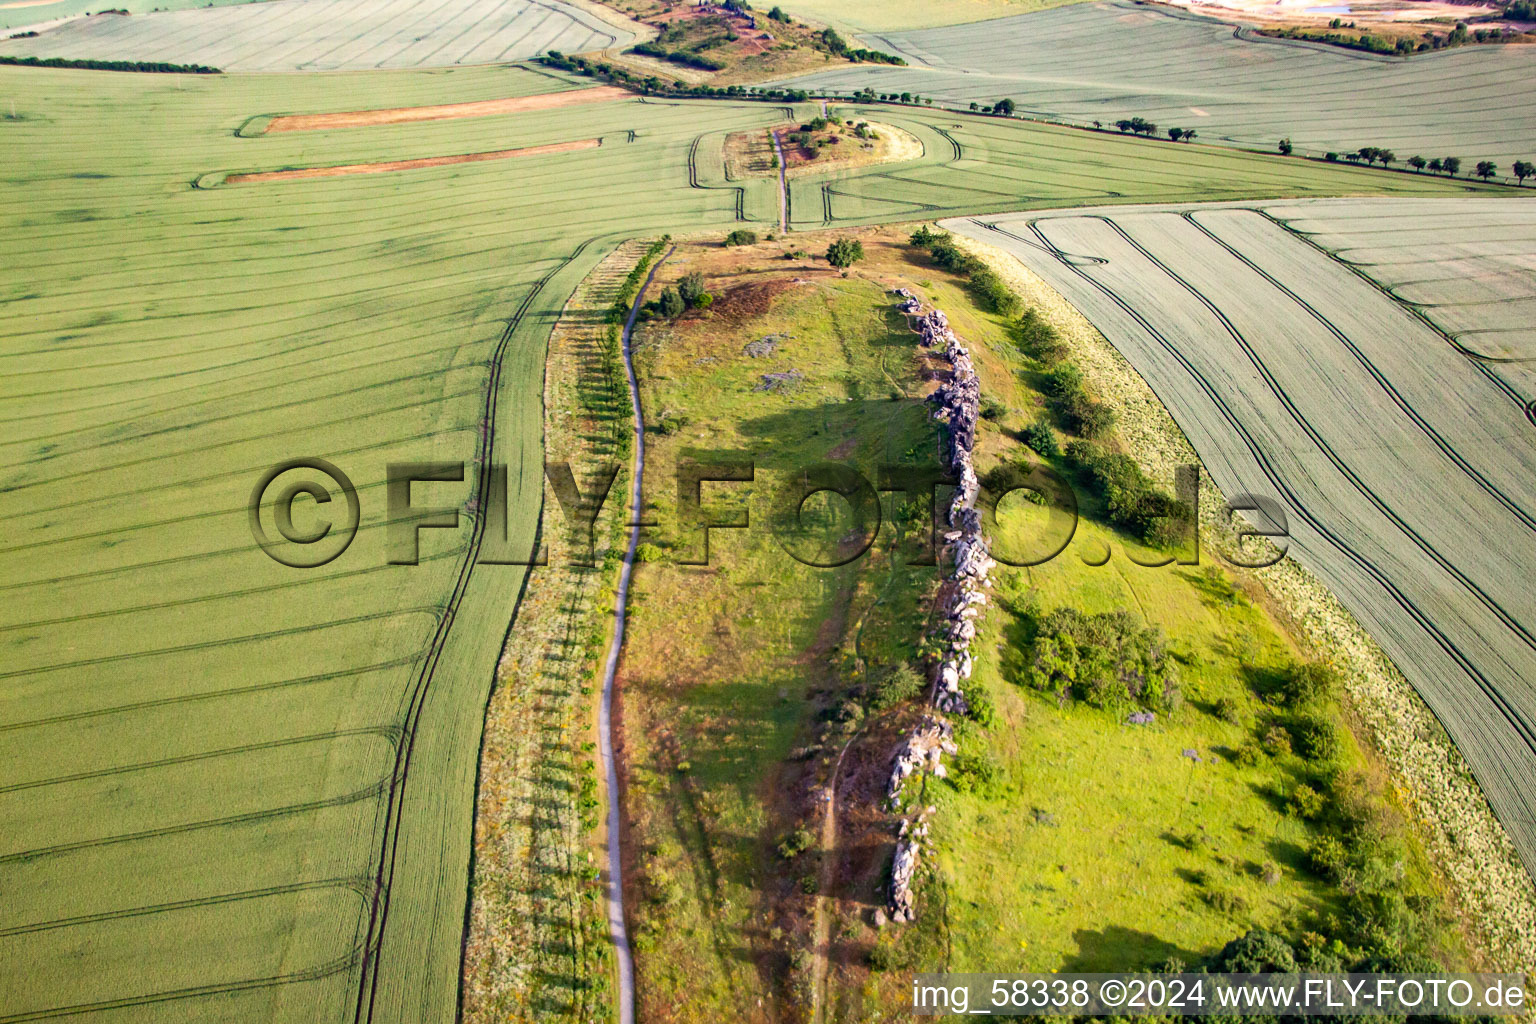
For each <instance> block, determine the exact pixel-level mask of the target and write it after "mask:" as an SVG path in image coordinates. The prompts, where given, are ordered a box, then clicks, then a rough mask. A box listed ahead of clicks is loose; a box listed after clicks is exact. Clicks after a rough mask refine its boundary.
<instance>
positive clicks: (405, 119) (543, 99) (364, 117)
mask: <svg viewBox="0 0 1536 1024" xmlns="http://www.w3.org/2000/svg"><path fill="white" fill-rule="evenodd" d="M28 2H33V0H28ZM39 2H44V3H53V2H54V0H39ZM633 95H634V94H633V93H631V92H630V91H629V90H628V89H620V88H618V87H617V86H611V85H604V86H599V87H597V88H595V89H574V90H571V91H569V92H548V93H540V94H538V95H537V96H510V97H508V98H506V99H500V100H477V101H474V102H471V103H442V104H438V105H436V106H429V107H391V108H388V109H385V110H345V111H340V112H338V113H333V114H289V115H285V116H283V117H274V118H273V119H272V121H271V123H270V124H268V125H267V133H268V134H270V133H272V132H307V131H321V130H324V129H328V128H366V127H370V126H372V125H379V124H409V123H412V122H415V121H446V120H450V119H453V118H460V117H490V116H492V115H495V114H519V113H522V112H524V111H528V110H552V109H554V108H556V107H572V106H579V105H582V104H587V103H607V102H611V101H617V100H624V99H630V98H631V97H632V96H633Z"/></svg>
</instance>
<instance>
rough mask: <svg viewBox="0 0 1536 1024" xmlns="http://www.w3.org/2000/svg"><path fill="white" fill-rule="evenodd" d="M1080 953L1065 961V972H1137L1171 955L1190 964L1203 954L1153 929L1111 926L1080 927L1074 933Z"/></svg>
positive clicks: (1161, 961)
mask: <svg viewBox="0 0 1536 1024" xmlns="http://www.w3.org/2000/svg"><path fill="white" fill-rule="evenodd" d="M1072 940H1073V941H1074V942H1076V943H1077V955H1076V956H1074V957H1069V958H1068V959H1067V960H1066V961H1065V962H1064V963H1063V964H1062V968H1061V969H1062V970H1065V971H1091V972H1097V971H1134V970H1142V969H1146V968H1151V967H1156V966H1158V965H1159V964H1161V963H1163V962H1164V961H1166V960H1169V959H1170V958H1176V959H1179V960H1182V961H1183V962H1184V963H1186V964H1192V963H1196V962H1198V961H1199V960H1200V959H1201V955H1200V954H1199V953H1198V952H1196V951H1195V950H1192V949H1186V948H1184V947H1182V946H1180V945H1178V944H1176V943H1172V942H1169V941H1167V940H1166V939H1160V938H1158V937H1157V936H1156V935H1152V934H1151V933H1149V932H1143V931H1137V930H1136V929H1134V928H1124V927H1121V926H1120V925H1109V926H1108V927H1105V928H1101V929H1098V930H1093V929H1088V928H1079V929H1078V930H1077V931H1075V932H1073V933H1072Z"/></svg>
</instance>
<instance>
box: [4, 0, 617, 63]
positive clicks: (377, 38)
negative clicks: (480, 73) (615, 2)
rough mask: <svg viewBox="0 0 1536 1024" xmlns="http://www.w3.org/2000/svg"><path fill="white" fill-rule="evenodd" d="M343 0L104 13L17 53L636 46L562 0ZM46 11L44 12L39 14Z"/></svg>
mask: <svg viewBox="0 0 1536 1024" xmlns="http://www.w3.org/2000/svg"><path fill="white" fill-rule="evenodd" d="M422 7H423V5H422V4H421V3H420V2H419V0H387V2H384V3H371V4H366V5H363V4H357V5H350V6H348V5H342V6H337V5H333V4H315V3H308V2H306V0H267V2H265V3H252V4H240V5H230V6H224V7H220V8H218V9H217V10H205V9H203V8H201V7H199V8H196V9H193V10H172V11H152V12H150V13H148V14H135V15H129V16H124V15H121V14H98V15H97V16H95V17H91V18H76V19H72V20H70V21H67V22H65V23H63V24H60V25H57V26H54V27H44V28H43V30H42V31H41V33H40V34H38V35H37V36H36V37H35V38H20V39H11V40H8V41H6V42H5V43H4V44H3V47H0V49H3V52H4V53H5V55H7V56H15V57H63V58H66V59H74V60H79V59H82V58H89V59H94V60H141V61H167V62H170V63H173V64H202V65H208V66H211V67H216V68H222V69H224V70H226V71H337V70H359V71H362V70H369V69H373V68H412V67H442V66H448V65H453V64H490V63H494V62H497V61H510V60H525V59H527V58H529V57H533V56H536V55H538V54H540V53H543V52H545V51H546V50H551V49H553V50H563V51H565V52H567V53H581V52H584V51H588V50H601V49H605V48H607V47H612V46H624V45H627V44H628V43H629V42H630V40H631V39H632V38H633V37H632V36H631V35H630V33H628V32H626V31H624V30H622V29H619V28H615V27H614V26H613V25H611V24H609V23H608V22H606V21H604V20H602V19H601V18H599V17H597V16H596V15H594V14H591V13H590V12H588V11H585V10H583V9H581V8H580V7H576V6H574V5H572V4H568V3H565V2H563V0H548V2H538V3H534V2H531V0H447V2H445V3H442V4H439V5H436V6H434V7H433V8H432V11H431V15H432V17H431V21H430V22H424V21H423V20H422V14H423V11H422ZM40 17H41V16H40Z"/></svg>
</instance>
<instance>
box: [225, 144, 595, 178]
mask: <svg viewBox="0 0 1536 1024" xmlns="http://www.w3.org/2000/svg"><path fill="white" fill-rule="evenodd" d="M601 144H602V140H601V139H582V140H580V141H578V142H554V143H550V144H549V145H547V146H525V147H524V148H522V149H498V150H494V151H492V152H489V153H460V154H458V155H457V156H426V157H420V158H418V159H415V160H390V161H386V162H384V163H376V164H341V165H339V166H336V167H295V168H293V169H292V170H287V171H256V172H254V173H252V174H231V175H230V176H229V177H227V178H225V179H224V183H225V184H227V185H240V184H246V183H250V182H258V181H293V180H296V179H299V178H340V177H343V176H345V175H348V174H382V173H383V172H385V171H414V170H416V169H418V168H421V167H446V166H447V165H449V164H473V163H479V162H480V161H482V160H508V159H511V158H513V157H520V156H542V155H544V154H546V153H569V152H571V151H572V150H576V149H596V148H597V147H598V146H600V145H601Z"/></svg>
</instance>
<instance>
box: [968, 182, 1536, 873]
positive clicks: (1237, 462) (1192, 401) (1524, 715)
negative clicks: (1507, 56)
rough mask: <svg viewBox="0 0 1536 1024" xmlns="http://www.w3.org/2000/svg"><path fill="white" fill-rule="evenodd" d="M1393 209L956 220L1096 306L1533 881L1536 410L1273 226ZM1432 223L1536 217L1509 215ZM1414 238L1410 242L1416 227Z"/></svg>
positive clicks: (1366, 224)
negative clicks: (1360, 634) (1465, 767)
mask: <svg viewBox="0 0 1536 1024" xmlns="http://www.w3.org/2000/svg"><path fill="white" fill-rule="evenodd" d="M1393 210H1394V207H1393V205H1392V204H1390V203H1385V202H1378V203H1367V202H1365V201H1346V202H1341V203H1337V204H1335V203H1326V202H1325V203H1316V204H1311V203H1308V204H1303V203H1287V204H1275V205H1274V206H1272V207H1259V208H1253V207H1249V208H1243V207H1235V208H1221V207H1214V208H1213V207H1181V208H1164V209H1146V208H1142V209H1130V208H1124V209H1114V210H1106V211H1104V212H1102V213H1097V214H1092V215H1090V214H1084V213H1080V212H1074V211H1063V212H1061V213H1059V214H1054V215H1053V214H1044V215H1023V214H1021V215H1016V216H1011V217H1003V218H984V219H976V220H971V221H962V222H954V224H953V226H954V227H955V228H956V229H957V230H961V231H963V232H964V233H966V234H969V235H972V236H974V237H976V238H979V239H981V240H983V241H986V242H990V243H992V244H994V245H1001V246H1003V247H1004V248H1006V249H1007V250H1008V251H1009V252H1011V253H1012V254H1013V255H1015V256H1016V257H1018V258H1019V259H1020V260H1021V261H1022V262H1024V263H1025V264H1026V265H1027V266H1028V267H1030V269H1032V270H1034V271H1035V272H1036V273H1038V274H1039V275H1040V276H1041V277H1042V278H1044V279H1045V280H1046V281H1047V282H1048V283H1050V284H1051V285H1052V286H1053V287H1055V288H1056V289H1057V290H1059V291H1060V292H1061V293H1062V294H1063V295H1064V296H1066V297H1067V299H1068V300H1069V301H1071V302H1072V303H1073V304H1074V305H1075V306H1077V307H1078V308H1079V309H1081V310H1082V311H1083V312H1084V313H1085V314H1086V315H1087V316H1088V318H1089V319H1090V320H1092V321H1093V323H1094V326H1096V327H1097V328H1099V330H1100V331H1102V332H1103V333H1104V335H1105V336H1106V337H1107V338H1108V339H1109V340H1110V341H1111V342H1112V343H1113V344H1114V345H1115V346H1116V347H1117V348H1118V349H1119V350H1120V351H1121V352H1122V353H1124V354H1125V356H1126V358H1128V359H1129V360H1130V361H1131V363H1132V364H1133V365H1134V366H1135V367H1136V368H1137V370H1138V371H1139V372H1140V373H1141V374H1142V375H1143V376H1144V377H1146V379H1147V381H1148V382H1149V383H1150V384H1151V386H1152V388H1153V390H1154V391H1156V392H1157V394H1158V396H1159V397H1160V398H1161V399H1162V401H1163V402H1164V404H1166V405H1167V406H1168V408H1169V410H1170V411H1171V412H1172V413H1173V415H1174V418H1175V419H1176V420H1177V421H1178V423H1179V425H1180V427H1181V428H1182V429H1183V431H1184V433H1185V434H1186V435H1188V437H1189V439H1190V441H1191V443H1192V444H1193V445H1194V447H1195V449H1196V451H1198V452H1199V453H1200V456H1201V458H1202V460H1203V461H1204V463H1205V466H1206V469H1207V470H1208V471H1209V472H1210V474H1211V476H1212V478H1213V479H1214V480H1215V482H1216V483H1217V485H1218V486H1219V487H1220V488H1221V489H1222V491H1223V492H1224V493H1226V494H1228V495H1237V494H1259V495H1265V496H1269V497H1272V498H1274V499H1276V500H1278V501H1279V502H1280V503H1281V505H1282V506H1283V507H1284V509H1285V511H1286V513H1287V516H1288V517H1289V520H1290V522H1289V526H1290V536H1291V543H1290V550H1291V553H1292V554H1293V555H1294V557H1296V558H1297V559H1298V560H1299V561H1300V562H1301V563H1302V564H1303V565H1305V566H1306V567H1307V568H1309V569H1310V570H1312V571H1313V572H1314V573H1316V575H1317V576H1318V577H1320V578H1321V579H1322V580H1323V581H1324V582H1326V583H1327V584H1328V585H1329V586H1330V588H1331V589H1332V590H1333V591H1334V592H1335V593H1336V594H1337V595H1338V596H1339V598H1340V600H1341V601H1342V602H1343V603H1344V605H1345V606H1346V607H1347V608H1348V609H1349V610H1350V611H1351V612H1352V613H1353V614H1354V615H1355V617H1356V618H1358V619H1359V620H1360V622H1361V623H1362V624H1363V625H1364V626H1365V627H1366V628H1367V629H1368V630H1369V631H1370V632H1371V634H1372V636H1374V637H1375V638H1376V640H1377V641H1378V642H1379V643H1380V644H1381V646H1382V648H1383V649H1384V650H1385V651H1386V652H1387V653H1388V655H1390V656H1391V657H1392V659H1393V661H1394V662H1395V663H1396V664H1397V665H1398V667H1399V668H1401V670H1402V671H1403V673H1404V675H1405V676H1406V677H1407V678H1408V680H1409V681H1410V682H1411V683H1412V684H1413V685H1414V687H1415V688H1416V689H1417V690H1418V692H1419V693H1420V694H1421V695H1422V697H1423V698H1424V701H1425V702H1426V703H1427V704H1428V705H1429V707H1430V708H1431V709H1432V710H1433V711H1434V713H1435V715H1436V717H1437V718H1438V719H1439V720H1440V722H1441V723H1442V724H1443V726H1444V727H1445V729H1446V730H1447V732H1448V733H1449V734H1450V735H1451V737H1452V738H1453V739H1454V740H1455V742H1456V745H1457V747H1458V748H1459V749H1460V750H1461V751H1462V753H1463V754H1464V755H1465V757H1466V760H1467V762H1468V764H1469V765H1470V766H1471V768H1472V770H1473V772H1474V773H1475V774H1476V777H1477V779H1478V781H1479V783H1480V784H1481V786H1482V789H1483V791H1484V793H1485V794H1486V795H1487V797H1488V800H1489V802H1490V803H1491V804H1492V806H1493V808H1494V810H1495V812H1496V813H1497V814H1498V815H1499V817H1500V820H1501V821H1502V822H1503V824H1504V826H1505V828H1506V829H1507V830H1508V832H1509V834H1510V837H1511V838H1512V839H1513V841H1514V843H1515V846H1516V848H1517V849H1518V851H1519V853H1520V855H1521V857H1522V858H1523V859H1524V861H1525V864H1526V868H1527V871H1532V870H1533V869H1536V794H1533V793H1532V791H1531V788H1530V785H1529V780H1530V778H1532V777H1533V772H1536V728H1533V724H1536V682H1533V681H1536V636H1533V631H1536V592H1533V591H1532V590H1531V588H1530V587H1529V586H1528V581H1529V580H1530V579H1531V578H1532V575H1533V573H1536V544H1533V543H1532V537H1531V534H1532V533H1533V532H1536V518H1533V514H1532V510H1536V433H1533V430H1532V425H1531V423H1530V422H1528V421H1527V419H1526V418H1525V413H1524V406H1525V403H1527V402H1529V401H1530V400H1531V398H1532V397H1533V394H1536V392H1533V391H1532V390H1531V389H1530V387H1529V383H1528V379H1527V381H1526V382H1518V381H1517V382H1514V383H1512V382H1511V381H1510V380H1508V379H1506V378H1505V377H1502V376H1500V373H1502V372H1503V371H1504V369H1505V366H1504V365H1503V364H1501V365H1497V366H1490V365H1489V364H1488V363H1487V362H1485V361H1484V360H1480V359H1477V358H1469V357H1468V356H1467V355H1466V354H1464V353H1463V352H1462V351H1461V350H1460V349H1458V348H1457V347H1456V346H1454V345H1452V344H1450V343H1448V342H1447V340H1446V339H1445V338H1444V337H1442V336H1441V335H1440V334H1439V333H1438V332H1437V331H1436V330H1434V329H1433V328H1432V327H1431V326H1430V325H1429V324H1428V323H1426V322H1425V321H1424V320H1423V319H1421V318H1420V317H1419V316H1417V315H1415V314H1414V313H1413V312H1411V311H1410V310H1408V309H1405V308H1404V307H1403V306H1401V305H1400V304H1398V303H1397V302H1394V301H1393V300H1392V299H1391V298H1390V297H1388V295H1387V294H1386V293H1384V292H1383V291H1382V290H1381V289H1380V288H1378V287H1377V286H1376V284H1375V283H1373V282H1371V281H1370V280H1369V279H1367V278H1365V277H1364V276H1363V275H1358V274H1355V273H1352V272H1351V271H1350V270H1349V269H1347V268H1346V266H1345V265H1343V264H1341V263H1339V262H1336V261H1334V260H1331V259H1329V258H1328V256H1327V255H1326V254H1325V253H1324V252H1322V251H1320V250H1319V249H1318V248H1316V247H1314V246H1313V245H1310V244H1308V242H1307V241H1305V240H1304V239H1303V237H1301V236H1299V235H1298V234H1296V233H1294V232H1292V231H1289V230H1287V229H1286V227H1285V226H1284V225H1283V224H1282V223H1281V222H1279V221H1278V220H1277V219H1276V218H1284V220H1286V221H1291V222H1304V221H1307V220H1309V219H1310V218H1313V217H1316V218H1318V220H1317V221H1316V222H1315V223H1314V224H1313V226H1314V227H1319V226H1321V225H1326V224H1329V223H1332V224H1334V225H1335V227H1334V230H1335V231H1340V232H1347V230H1355V231H1362V230H1363V231H1374V229H1377V228H1385V227H1386V225H1387V224H1388V223H1390V222H1389V221H1387V220H1385V219H1384V218H1385V217H1386V216H1388V215H1390V214H1391V213H1392V211H1393ZM1436 212H1437V213H1439V214H1440V215H1442V216H1446V217H1455V216H1462V217H1467V218H1469V219H1470V220H1471V221H1472V222H1473V223H1478V222H1481V223H1484V224H1492V223H1494V222H1497V223H1502V224H1505V225H1519V224H1522V223H1528V221H1527V219H1526V215H1525V212H1524V205H1523V204H1522V203H1521V202H1518V201H1490V202H1483V201H1472V200H1466V201H1462V202H1460V203H1459V204H1458V205H1454V206H1445V207H1442V208H1439V209H1437V210H1436ZM1401 223H1402V224H1403V225H1404V226H1405V230H1406V231H1407V232H1408V234H1405V235H1404V236H1402V237H1401V239H1400V240H1401V241H1402V242H1404V243H1405V245H1406V244H1408V243H1410V242H1411V232H1412V231H1413V230H1415V229H1416V225H1415V223H1414V222H1411V221H1403V222H1401ZM994 224H995V225H996V226H997V228H998V230H991V229H990V228H989V225H994ZM1509 234H1510V235H1511V236H1524V237H1525V238H1529V237H1530V236H1531V232H1530V231H1529V230H1528V229H1526V230H1520V229H1517V228H1511V229H1510V231H1509ZM1375 240H1376V241H1377V243H1379V244H1383V245H1388V244H1389V243H1390V242H1391V236H1390V234H1389V233H1386V232H1383V233H1381V234H1377V235H1375ZM1521 244H1522V245H1523V244H1528V243H1521ZM1513 247H1514V248H1520V245H1516V246H1513ZM1505 308H1513V307H1505ZM1430 312H1433V311H1430ZM1509 322H1511V323H1512V322H1513V321H1509Z"/></svg>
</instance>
